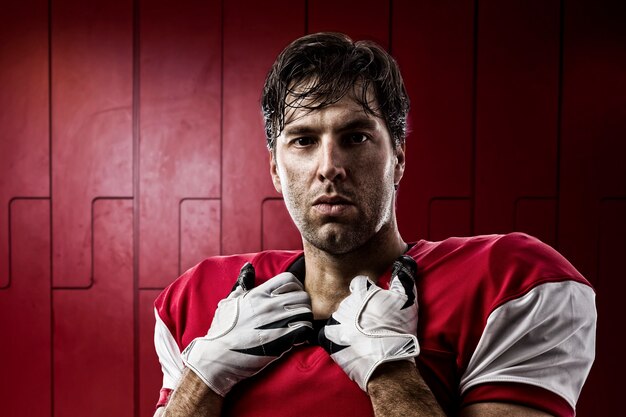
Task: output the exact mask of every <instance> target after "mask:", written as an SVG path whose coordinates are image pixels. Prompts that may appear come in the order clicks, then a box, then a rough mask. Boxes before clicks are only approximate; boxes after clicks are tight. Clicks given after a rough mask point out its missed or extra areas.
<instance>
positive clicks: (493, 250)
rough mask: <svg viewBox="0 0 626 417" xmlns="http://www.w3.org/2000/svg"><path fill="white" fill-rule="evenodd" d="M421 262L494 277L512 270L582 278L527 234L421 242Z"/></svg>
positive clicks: (416, 250)
mask: <svg viewBox="0 0 626 417" xmlns="http://www.w3.org/2000/svg"><path fill="white" fill-rule="evenodd" d="M411 252H412V255H413V256H414V257H415V258H416V260H417V261H418V262H419V261H420V260H421V261H422V263H425V264H432V263H434V262H441V261H444V262H445V261H448V262H450V263H452V264H455V263H461V264H464V263H471V264H474V265H479V266H484V267H485V268H488V269H489V270H490V272H492V273H495V274H501V273H505V271H506V270H509V269H510V268H512V267H514V268H518V269H519V268H521V269H522V270H524V271H525V272H528V273H531V272H532V273H539V274H541V275H543V277H544V278H551V277H554V278H556V277H564V276H569V277H571V278H573V279H576V280H578V279H582V280H584V278H583V277H582V275H581V274H580V273H579V272H578V271H577V270H576V268H574V267H573V266H572V264H571V263H569V261H567V259H565V258H564V257H563V256H562V255H561V254H560V253H559V252H557V251H556V250H555V249H554V248H552V247H551V246H550V245H548V244H546V243H544V242H542V241H540V240H539V239H537V238H535V237H533V236H530V235H528V234H526V233H521V232H512V233H507V234H491V235H477V236H468V237H451V238H448V239H445V240H442V241H438V242H430V241H424V240H422V241H419V242H418V243H417V244H416V245H415V246H414V247H413V249H412V250H411ZM531 270H532V271H531Z"/></svg>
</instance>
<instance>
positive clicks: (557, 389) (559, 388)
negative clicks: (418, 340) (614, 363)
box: [461, 281, 596, 408]
mask: <svg viewBox="0 0 626 417" xmlns="http://www.w3.org/2000/svg"><path fill="white" fill-rule="evenodd" d="M595 333H596V308H595V293H594V291H593V290H592V289H591V288H590V287H589V286H587V285H584V284H581V283H578V282H575V281H563V282H552V283H547V284H542V285H539V286H537V287H536V288H533V289H532V290H531V291H529V292H528V293H527V294H526V295H524V296H523V297H520V298H517V299H514V300H511V301H509V302H507V303H505V304H504V305H502V306H500V307H498V308H497V309H496V310H494V311H493V312H492V313H491V315H490V316H489V318H488V320H487V324H486V326H485V329H484V330H483V334H482V337H481V338H480V341H479V342H478V345H477V346H476V350H475V351H474V354H473V355H472V358H471V360H470V362H469V365H468V367H467V370H466V371H465V373H464V374H463V376H462V378H461V394H463V393H465V392H466V391H467V390H468V389H470V388H472V387H474V386H477V385H480V384H486V383H491V382H496V383H497V382H513V383H522V384H530V385H534V386H538V387H541V388H544V389H547V390H549V391H552V392H554V393H555V394H557V395H559V396H561V397H562V398H563V399H565V400H566V401H567V402H568V403H569V404H570V406H572V408H575V407H576V401H578V396H579V395H580V390H581V389H582V386H583V384H584V382H585V379H586V378H587V375H588V373H589V369H590V368H591V364H592V363H593V359H594V357H595Z"/></svg>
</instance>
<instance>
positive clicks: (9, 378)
mask: <svg viewBox="0 0 626 417" xmlns="http://www.w3.org/2000/svg"><path fill="white" fill-rule="evenodd" d="M10 209H11V248H12V252H11V272H12V274H13V277H12V282H11V287H10V288H8V289H4V290H0V332H1V334H2V342H1V343H0V369H1V370H2V371H0V373H1V374H2V377H0V400H1V403H2V415H3V416H37V417H44V416H50V415H51V409H52V404H51V388H52V387H51V386H50V379H51V369H52V366H51V354H50V345H51V343H52V342H51V338H52V335H51V331H50V323H51V316H50V311H51V310H50V202H49V200H14V201H13V202H12V204H11V207H10Z"/></svg>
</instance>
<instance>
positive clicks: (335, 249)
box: [304, 231, 361, 255]
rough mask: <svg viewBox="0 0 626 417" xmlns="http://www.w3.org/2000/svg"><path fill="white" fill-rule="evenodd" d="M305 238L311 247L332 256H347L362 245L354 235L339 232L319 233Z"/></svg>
mask: <svg viewBox="0 0 626 417" xmlns="http://www.w3.org/2000/svg"><path fill="white" fill-rule="evenodd" d="M304 238H305V240H306V241H307V242H308V243H309V244H310V245H312V246H314V247H315V248H317V249H318V250H321V251H324V252H326V253H329V254H331V255H345V254H347V253H350V252H352V251H354V250H355V249H357V248H358V247H359V246H360V245H361V242H360V241H359V239H357V236H355V235H354V234H352V233H345V232H344V233H340V232H338V231H326V233H319V232H318V233H315V234H314V235H313V236H304Z"/></svg>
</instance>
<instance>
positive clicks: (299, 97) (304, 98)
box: [284, 81, 377, 127]
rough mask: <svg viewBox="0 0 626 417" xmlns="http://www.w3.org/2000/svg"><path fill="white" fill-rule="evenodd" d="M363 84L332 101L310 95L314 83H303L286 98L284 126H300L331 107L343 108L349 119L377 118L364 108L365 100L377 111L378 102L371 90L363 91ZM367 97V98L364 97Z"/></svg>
mask: <svg viewBox="0 0 626 417" xmlns="http://www.w3.org/2000/svg"><path fill="white" fill-rule="evenodd" d="M362 87H363V86H362V84H361V83H357V84H355V85H354V86H353V87H352V88H349V89H348V91H347V92H346V93H345V94H344V95H343V96H339V97H337V98H334V100H332V97H319V96H317V95H316V94H309V92H310V91H311V89H313V88H315V83H314V82H312V81H308V82H303V83H300V84H299V85H297V86H295V87H293V88H291V89H290V91H291V92H290V93H289V94H288V95H287V97H286V98H285V118H284V121H285V122H284V123H285V124H284V126H285V127H287V126H288V125H294V124H298V121H299V120H301V119H302V118H303V117H306V116H308V115H311V114H312V113H316V112H321V111H323V110H325V109H328V108H329V107H339V106H340V107H341V108H342V110H343V111H344V112H345V113H346V116H348V113H350V116H349V118H350V119H352V118H358V119H367V118H375V117H376V116H375V115H374V114H372V113H371V112H367V111H366V109H365V108H364V105H363V104H364V103H363V101H364V100H367V105H368V107H369V108H370V109H372V110H374V111H375V110H376V109H377V102H376V97H375V95H374V92H373V90H372V88H371V86H370V87H369V88H367V90H366V91H363V88H362ZM363 95H365V97H363Z"/></svg>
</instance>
